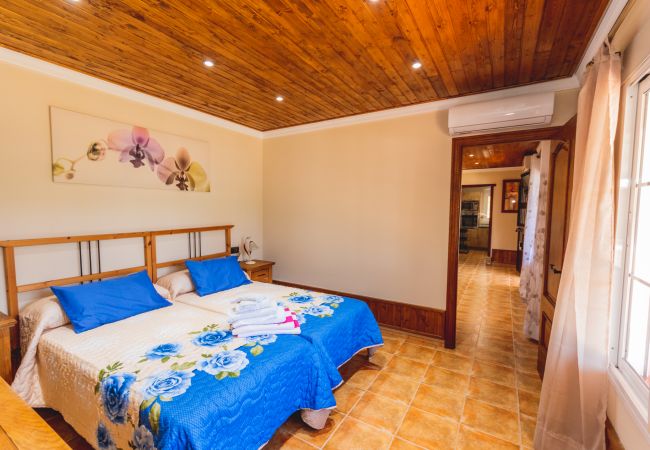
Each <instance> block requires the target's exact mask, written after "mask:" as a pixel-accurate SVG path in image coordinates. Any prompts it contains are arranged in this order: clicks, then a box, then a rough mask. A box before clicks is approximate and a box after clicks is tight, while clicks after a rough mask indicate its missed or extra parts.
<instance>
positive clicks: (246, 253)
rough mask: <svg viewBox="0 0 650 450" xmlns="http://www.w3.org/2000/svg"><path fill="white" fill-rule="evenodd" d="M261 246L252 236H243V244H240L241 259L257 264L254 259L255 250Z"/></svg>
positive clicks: (247, 262)
mask: <svg viewBox="0 0 650 450" xmlns="http://www.w3.org/2000/svg"><path fill="white" fill-rule="evenodd" d="M257 248H259V247H258V246H257V244H256V243H255V241H254V240H252V239H251V237H250V236H246V237H243V238H242V239H241V244H240V245H239V251H240V254H241V258H240V260H241V261H243V262H245V263H246V264H255V261H253V259H252V258H253V250H255V249H257Z"/></svg>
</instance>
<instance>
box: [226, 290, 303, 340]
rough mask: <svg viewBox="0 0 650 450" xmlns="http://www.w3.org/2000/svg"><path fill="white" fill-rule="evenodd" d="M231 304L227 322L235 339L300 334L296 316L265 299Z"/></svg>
mask: <svg viewBox="0 0 650 450" xmlns="http://www.w3.org/2000/svg"><path fill="white" fill-rule="evenodd" d="M233 303H234V306H233V308H232V311H231V314H230V318H229V320H230V323H231V324H232V328H233V329H232V334H233V335H235V336H237V337H248V336H258V335H261V334H300V324H299V323H298V319H297V318H296V315H295V314H294V313H293V312H291V311H290V310H289V309H288V308H283V307H281V306H278V304H277V303H276V302H274V301H273V300H271V299H269V298H267V297H244V298H239V299H237V300H235V301H233Z"/></svg>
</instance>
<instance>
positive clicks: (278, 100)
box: [275, 95, 284, 102]
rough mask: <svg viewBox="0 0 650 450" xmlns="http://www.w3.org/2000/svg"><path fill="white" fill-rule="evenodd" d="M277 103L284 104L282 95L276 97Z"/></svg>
mask: <svg viewBox="0 0 650 450" xmlns="http://www.w3.org/2000/svg"><path fill="white" fill-rule="evenodd" d="M275 101H276V102H283V101H284V97H283V96H281V95H278V96H277V97H275Z"/></svg>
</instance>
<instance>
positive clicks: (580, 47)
mask: <svg viewBox="0 0 650 450" xmlns="http://www.w3.org/2000/svg"><path fill="white" fill-rule="evenodd" d="M607 5H608V3H607V2H604V1H601V2H598V9H597V11H596V13H595V14H594V15H593V16H592V18H591V23H589V25H588V26H587V27H586V29H584V30H582V33H581V34H580V35H578V36H575V38H577V39H580V40H581V41H580V43H571V44H570V45H569V51H567V53H566V55H565V57H564V62H563V63H562V70H561V72H560V73H575V72H576V71H577V70H578V66H579V65H580V61H581V59H582V55H583V54H584V52H585V51H586V49H587V46H588V45H589V42H590V40H591V37H592V36H593V35H594V33H595V32H596V29H597V28H598V24H599V23H600V19H601V18H602V17H603V16H604V14H605V11H606V10H607ZM569 58H573V59H574V61H571V60H570V59H569Z"/></svg>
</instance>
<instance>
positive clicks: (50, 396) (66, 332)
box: [35, 304, 225, 448]
mask: <svg viewBox="0 0 650 450" xmlns="http://www.w3.org/2000/svg"><path fill="white" fill-rule="evenodd" d="M211 316H213V317H211ZM206 321H211V322H214V323H224V321H225V316H223V315H221V314H218V313H214V312H206V311H205V310H200V309H197V308H194V307H191V306H188V305H184V304H174V305H172V306H169V307H166V308H161V309H158V310H155V311H150V312H148V313H144V314H139V315H137V316H134V317H130V318H128V319H125V320H121V321H119V322H116V323H112V324H107V325H104V326H102V327H99V328H96V329H94V330H90V331H87V332H84V333H82V334H76V333H75V332H74V331H73V330H72V327H71V326H70V325H68V326H64V327H59V328H55V329H53V330H49V331H47V332H45V333H43V335H42V336H41V338H40V342H39V344H38V352H37V358H38V374H37V380H38V382H39V383H40V387H41V389H42V396H43V405H35V406H48V407H51V408H54V409H56V410H57V411H59V412H61V414H62V415H63V417H64V418H65V420H66V421H67V422H68V423H69V424H70V425H72V426H73V427H74V428H75V430H77V432H78V433H79V434H81V435H82V436H83V437H84V438H85V439H86V440H87V441H88V442H89V443H91V444H92V445H93V446H95V447H96V446H97V438H96V430H97V425H98V423H99V420H100V417H101V408H102V406H101V405H100V403H99V401H98V396H97V395H95V392H94V390H95V384H96V383H97V381H98V379H97V377H98V373H99V371H100V370H101V369H102V368H104V367H106V365H108V364H111V363H113V362H115V361H123V362H132V361H137V360H139V359H140V358H142V355H144V354H145V353H146V351H147V350H148V349H149V348H151V347H152V346H153V345H157V344H160V343H161V342H167V341H173V340H174V339H176V338H177V337H179V336H181V335H187V333H188V332H190V331H193V330H196V329H201V327H203V326H204V325H205V324H206ZM199 351H200V350H199ZM145 370H146V369H145ZM142 375H146V374H144V373H143V374H142ZM132 392H133V391H132ZM134 395H139V393H138V394H135V393H134ZM132 400H133V401H131V403H130V404H131V409H130V411H129V412H130V414H131V416H132V417H134V418H136V420H137V417H138V406H137V405H139V404H140V402H141V400H142V399H141V398H133V399H132ZM111 431H112V432H113V433H115V434H114V435H113V438H114V440H115V442H116V444H117V445H118V446H119V447H122V448H129V447H128V441H129V439H131V438H132V435H131V434H130V433H129V434H128V435H120V431H124V430H117V429H116V430H111Z"/></svg>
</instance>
